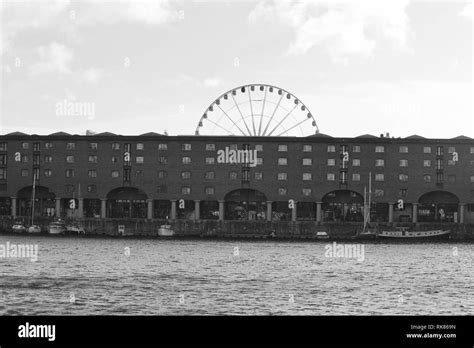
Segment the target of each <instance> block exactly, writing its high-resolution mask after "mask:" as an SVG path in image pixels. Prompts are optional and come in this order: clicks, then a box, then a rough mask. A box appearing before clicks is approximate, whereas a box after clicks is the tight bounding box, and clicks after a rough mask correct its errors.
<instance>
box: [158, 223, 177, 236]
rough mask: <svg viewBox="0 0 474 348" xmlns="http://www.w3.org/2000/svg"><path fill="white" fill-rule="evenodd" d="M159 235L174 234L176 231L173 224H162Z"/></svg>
mask: <svg viewBox="0 0 474 348" xmlns="http://www.w3.org/2000/svg"><path fill="white" fill-rule="evenodd" d="M158 235H159V236H163V237H171V236H174V231H173V230H172V229H171V225H161V226H160V228H159V229H158Z"/></svg>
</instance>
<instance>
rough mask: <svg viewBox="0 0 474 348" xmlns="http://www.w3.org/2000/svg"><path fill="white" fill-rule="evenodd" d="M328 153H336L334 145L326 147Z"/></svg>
mask: <svg viewBox="0 0 474 348" xmlns="http://www.w3.org/2000/svg"><path fill="white" fill-rule="evenodd" d="M328 152H336V146H335V145H328Z"/></svg>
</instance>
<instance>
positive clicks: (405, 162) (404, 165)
mask: <svg viewBox="0 0 474 348" xmlns="http://www.w3.org/2000/svg"><path fill="white" fill-rule="evenodd" d="M400 167H408V160H400Z"/></svg>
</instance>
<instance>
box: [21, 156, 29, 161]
mask: <svg viewBox="0 0 474 348" xmlns="http://www.w3.org/2000/svg"><path fill="white" fill-rule="evenodd" d="M21 161H22V162H23V163H28V155H22V156H21Z"/></svg>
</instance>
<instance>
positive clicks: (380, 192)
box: [374, 189, 385, 197]
mask: <svg viewBox="0 0 474 348" xmlns="http://www.w3.org/2000/svg"><path fill="white" fill-rule="evenodd" d="M384 194H385V192H384V190H382V189H375V191H374V196H375V197H383V195H384Z"/></svg>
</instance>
